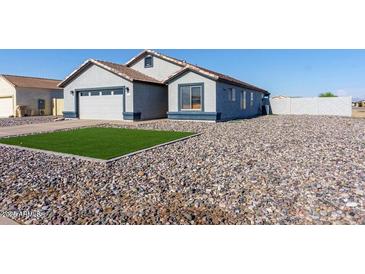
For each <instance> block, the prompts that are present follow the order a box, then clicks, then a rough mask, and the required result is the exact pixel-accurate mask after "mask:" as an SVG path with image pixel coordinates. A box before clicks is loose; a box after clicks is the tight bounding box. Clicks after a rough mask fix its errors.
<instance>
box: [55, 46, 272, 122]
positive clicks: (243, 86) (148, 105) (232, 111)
mask: <svg viewBox="0 0 365 274" xmlns="http://www.w3.org/2000/svg"><path fill="white" fill-rule="evenodd" d="M59 86H60V87H62V88H64V98H65V102H64V103H65V111H64V116H65V117H66V118H80V119H106V120H146V119H154V118H163V117H168V118H169V119H179V120H212V121H220V120H231V119H238V118H249V117H255V116H258V115H260V114H261V113H262V108H263V98H264V97H268V96H269V92H267V91H266V90H263V89H261V88H258V87H255V86H253V85H250V84H247V83H245V82H242V81H240V80H237V79H234V78H232V77H230V76H227V75H223V74H220V73H217V72H214V71H211V70H208V69H205V68H201V67H198V66H195V65H192V64H189V63H187V62H185V61H181V60H178V59H175V58H171V57H168V56H166V55H163V54H160V53H157V52H155V51H152V50H145V51H143V52H141V53H140V54H139V55H137V56H136V57H134V58H133V59H131V60H130V61H129V62H127V63H126V64H125V65H122V64H115V63H110V62H105V61H98V60H93V59H90V60H87V61H86V62H85V63H83V64H82V65H81V67H80V68H78V69H77V70H75V71H74V72H73V73H71V75H69V76H68V77H67V78H66V79H65V80H64V81H62V82H61V83H60V84H59Z"/></svg>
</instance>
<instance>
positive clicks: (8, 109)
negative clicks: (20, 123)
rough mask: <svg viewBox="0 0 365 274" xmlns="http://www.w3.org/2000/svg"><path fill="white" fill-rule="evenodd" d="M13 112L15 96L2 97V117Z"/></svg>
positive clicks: (0, 111) (0, 115)
mask: <svg viewBox="0 0 365 274" xmlns="http://www.w3.org/2000/svg"><path fill="white" fill-rule="evenodd" d="M13 114H14V112H13V98H0V117H2V118H4V117H9V116H12V115H13Z"/></svg>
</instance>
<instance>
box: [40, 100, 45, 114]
mask: <svg viewBox="0 0 365 274" xmlns="http://www.w3.org/2000/svg"><path fill="white" fill-rule="evenodd" d="M45 108H46V101H45V100H44V99H38V112H39V115H44V109H45Z"/></svg>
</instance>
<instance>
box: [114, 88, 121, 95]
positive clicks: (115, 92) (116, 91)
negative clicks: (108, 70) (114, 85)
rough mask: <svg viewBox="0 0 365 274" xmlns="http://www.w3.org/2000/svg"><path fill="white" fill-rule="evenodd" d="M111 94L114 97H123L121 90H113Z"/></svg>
mask: <svg viewBox="0 0 365 274" xmlns="http://www.w3.org/2000/svg"><path fill="white" fill-rule="evenodd" d="M113 94H114V95H123V90H121V89H118V90H114V92H113Z"/></svg>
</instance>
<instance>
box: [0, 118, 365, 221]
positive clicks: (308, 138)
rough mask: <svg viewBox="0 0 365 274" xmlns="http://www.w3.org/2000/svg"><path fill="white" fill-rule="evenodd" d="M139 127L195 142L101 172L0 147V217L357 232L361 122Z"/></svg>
mask: <svg viewBox="0 0 365 274" xmlns="http://www.w3.org/2000/svg"><path fill="white" fill-rule="evenodd" d="M138 127H139V128H151V129H164V130H179V131H195V132H202V133H203V134H202V135H200V136H197V137H194V138H191V139H188V140H185V141H182V142H178V143H175V144H172V145H169V146H164V147H160V148H157V149H154V150H150V151H147V152H144V153H141V154H137V155H134V156H133V157H130V158H125V159H121V160H120V161H117V162H115V163H113V164H110V165H108V166H105V165H104V164H99V163H94V162H88V161H83V160H76V159H68V158H62V157H59V156H53V155H46V154H43V153H38V152H30V151H20V150H17V149H13V148H4V147H0V152H1V156H0V157H1V158H0V160H1V164H0V174H1V178H0V211H3V212H4V211H5V212H13V213H16V212H18V213H19V212H20V213H21V214H20V215H18V216H15V217H13V219H15V220H16V221H18V222H21V223H25V224H126V223H129V224H365V119H351V118H339V117H314V116H312V117H311V116H265V117H260V118H255V119H250V120H243V121H237V122H230V123H201V122H177V121H160V122H155V123H151V124H148V123H147V124H141V125H139V126H138ZM32 214H33V215H32Z"/></svg>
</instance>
